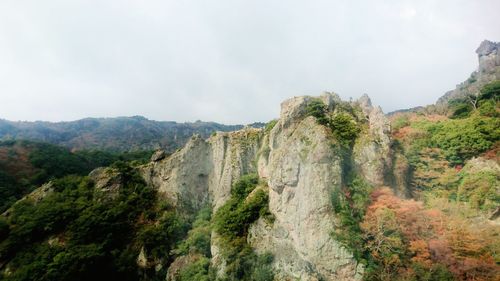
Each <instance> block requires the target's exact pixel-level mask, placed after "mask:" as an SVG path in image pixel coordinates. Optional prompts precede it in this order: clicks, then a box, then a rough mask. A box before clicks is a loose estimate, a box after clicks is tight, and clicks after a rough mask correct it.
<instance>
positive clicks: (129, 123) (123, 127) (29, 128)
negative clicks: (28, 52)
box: [0, 116, 262, 152]
mask: <svg viewBox="0 0 500 281" xmlns="http://www.w3.org/2000/svg"><path fill="white" fill-rule="evenodd" d="M252 126H256V127H259V126H262V124H260V123H255V124H252ZM242 127H243V126H241V125H233V126H229V125H222V124H218V123H213V122H201V121H197V122H194V123H176V122H167V121H153V120H148V119H146V118H144V117H141V116H134V117H118V118H86V119H82V120H77V121H71V122H57V123H51V122H42V121H37V122H13V121H7V120H1V119H0V140H35V141H42V142H48V143H52V144H57V145H61V146H64V147H67V148H69V149H72V150H84V149H87V150H88V149H98V150H110V151H133V150H155V149H160V148H161V149H164V150H166V151H169V152H172V151H174V150H175V149H177V148H179V147H182V146H183V145H184V144H185V143H186V142H187V140H188V139H189V138H190V137H191V136H192V135H193V134H199V135H201V136H202V137H203V138H207V137H208V136H210V134H212V133H213V132H215V131H234V130H238V129H241V128H242Z"/></svg>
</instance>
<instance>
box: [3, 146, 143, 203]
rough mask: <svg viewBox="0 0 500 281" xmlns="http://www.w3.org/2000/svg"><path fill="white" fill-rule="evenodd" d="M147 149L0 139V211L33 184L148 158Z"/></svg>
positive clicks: (30, 189) (26, 191)
mask: <svg viewBox="0 0 500 281" xmlns="http://www.w3.org/2000/svg"><path fill="white" fill-rule="evenodd" d="M151 154H152V152H151V151H133V152H109V151H99V150H81V151H75V152H71V151H70V150H68V149H67V148H64V147H60V146H56V145H52V144H48V143H42V142H34V141H26V140H20V141H1V142H0V212H3V211H4V210H5V209H7V208H8V207H9V206H10V205H11V204H12V203H14V202H15V201H17V200H18V199H20V198H21V197H22V196H24V195H25V194H27V193H29V192H31V191H32V190H33V189H35V188H36V187H38V186H40V185H42V184H43V183H46V182H48V181H49V180H51V179H56V178H62V177H64V176H67V175H79V176H86V175H87V174H88V173H89V172H90V171H92V170H93V169H95V168H97V167H103V166H109V165H111V164H112V163H114V162H116V161H136V162H140V163H143V162H145V161H148V160H149V158H150V156H151Z"/></svg>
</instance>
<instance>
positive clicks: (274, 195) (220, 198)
mask: <svg viewBox="0 0 500 281" xmlns="http://www.w3.org/2000/svg"><path fill="white" fill-rule="evenodd" d="M313 100H316V101H317V100H320V101H322V102H323V104H324V105H325V108H326V111H327V114H330V115H332V116H333V115H335V114H337V113H338V112H339V111H342V110H345V108H348V109H349V110H350V111H351V114H353V116H354V117H355V118H356V120H358V123H359V124H360V126H361V127H362V128H363V129H362V130H361V133H360V135H359V137H358V138H357V140H356V142H355V143H354V144H353V148H352V155H351V157H350V159H349V160H346V158H345V156H343V155H342V153H341V151H340V149H339V142H338V140H337V139H336V138H335V137H334V135H333V134H332V131H331V129H330V128H329V127H328V126H324V125H321V124H319V123H318V121H317V120H316V118H315V117H313V116H310V114H308V105H309V104H310V103H311V102H312V101H313ZM389 130H390V127H389V123H388V121H387V119H386V118H385V116H384V114H383V112H382V111H381V109H380V108H378V107H373V106H372V105H371V102H370V100H369V98H368V96H363V97H362V98H360V99H359V100H358V101H355V102H352V103H347V102H343V101H341V100H340V98H339V97H338V96H337V95H336V94H333V93H324V94H323V95H321V96H320V97H317V98H316V97H310V96H302V97H294V98H291V99H289V100H286V101H285V102H283V103H282V104H281V114H280V118H279V120H278V122H277V123H276V125H275V126H274V127H273V128H272V129H271V130H265V129H255V128H244V129H242V130H240V131H235V132H218V133H216V134H214V135H212V136H211V137H210V138H208V139H206V140H204V139H202V138H201V137H199V136H195V137H193V138H192V139H191V140H190V141H189V142H188V143H187V145H186V146H185V147H184V148H182V149H180V150H178V151H177V152H175V153H173V154H172V155H171V156H169V157H167V158H163V159H162V158H159V159H157V158H155V161H152V162H151V163H149V164H147V165H145V166H143V167H141V173H142V175H143V177H144V179H145V180H146V182H147V183H148V184H150V185H151V186H153V187H155V188H157V189H158V190H159V193H160V194H161V196H164V198H167V199H168V200H169V201H171V202H173V204H174V205H175V206H176V207H177V208H178V209H179V210H182V211H183V212H186V213H191V214H192V213H194V212H196V211H197V210H199V209H200V208H201V207H203V206H205V205H207V204H211V206H212V208H213V210H214V211H215V210H217V209H218V208H219V207H220V206H221V205H222V204H224V202H226V200H228V199H229V197H230V191H231V186H232V185H233V183H234V182H235V181H236V180H238V179H239V178H240V177H241V176H242V175H244V174H248V173H258V175H259V177H260V178H261V179H262V180H264V181H266V182H267V184H268V187H269V211H270V212H271V213H272V215H273V216H274V218H275V219H274V222H273V223H271V224H270V223H269V222H266V221H265V220H263V219H259V220H258V221H257V222H256V223H254V224H253V225H252V226H251V228H250V230H249V235H248V237H247V240H248V243H249V244H250V245H251V246H252V247H253V248H254V249H255V250H256V251H257V252H270V253H272V254H273V255H274V262H273V268H274V270H275V272H276V277H277V278H278V280H293V279H297V278H298V279H300V280H359V279H360V278H361V275H362V272H363V268H362V266H360V265H359V264H358V263H357V262H356V261H355V260H354V259H353V255H352V253H350V251H349V250H348V249H346V248H345V247H343V246H342V245H341V244H340V243H339V242H337V241H335V239H334V238H333V237H332V235H331V233H332V231H333V230H334V229H335V228H336V227H337V225H338V224H337V220H338V218H337V217H336V214H335V212H334V211H333V208H332V203H331V194H332V192H333V191H334V190H335V189H339V188H341V186H342V185H345V184H346V183H345V179H344V177H343V173H344V172H345V171H344V170H345V167H346V166H352V169H354V170H355V171H356V173H358V174H360V175H362V177H363V178H364V179H365V180H366V181H367V182H369V183H371V184H372V185H377V186H378V185H383V184H385V183H386V181H387V180H386V178H385V175H387V172H388V171H389V170H390V169H391V165H392V164H391V160H390V159H391V155H390V142H391V140H390V139H389ZM346 161H350V162H353V163H354V164H353V165H351V164H350V163H346ZM220 246H221V245H220V244H219V241H218V239H217V235H216V233H213V235H212V264H213V266H215V267H216V268H217V269H218V274H219V275H223V274H224V270H225V269H224V264H225V261H224V259H223V257H222V256H221V255H220ZM179 263H180V262H179Z"/></svg>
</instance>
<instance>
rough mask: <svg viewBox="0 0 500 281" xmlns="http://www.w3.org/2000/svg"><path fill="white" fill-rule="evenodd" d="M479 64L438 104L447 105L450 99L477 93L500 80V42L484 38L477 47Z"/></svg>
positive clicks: (440, 99)
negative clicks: (467, 77) (485, 86)
mask: <svg viewBox="0 0 500 281" xmlns="http://www.w3.org/2000/svg"><path fill="white" fill-rule="evenodd" d="M476 54H477V56H478V62H479V66H478V69H477V70H476V71H474V72H473V73H472V74H471V76H470V77H469V79H467V80H466V81H464V82H462V83H460V84H458V85H457V87H456V88H455V89H454V90H451V91H449V92H447V93H446V94H444V96H442V97H441V98H439V100H438V101H437V103H436V104H437V105H438V106H446V105H447V103H448V101H449V100H452V99H456V98H462V97H465V96H466V95H469V94H473V95H475V94H477V93H478V92H479V90H480V89H481V88H482V87H483V86H484V85H486V84H488V83H489V82H492V81H495V80H500V42H491V41H488V40H484V41H483V42H481V44H480V45H479V47H478V48H477V49H476Z"/></svg>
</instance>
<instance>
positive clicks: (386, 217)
mask: <svg viewBox="0 0 500 281" xmlns="http://www.w3.org/2000/svg"><path fill="white" fill-rule="evenodd" d="M371 199H372V203H371V205H370V206H369V207H368V209H367V212H366V215H365V218H364V221H363V222H362V223H361V229H362V231H363V232H364V235H365V238H366V239H367V241H368V242H367V248H368V249H369V250H370V252H371V253H372V256H373V257H374V258H375V259H376V260H378V261H379V262H380V263H381V264H382V265H383V266H384V267H388V266H389V267H390V266H392V267H394V266H399V267H403V268H399V269H397V270H399V272H405V273H406V274H410V273H411V272H412V270H411V265H409V264H407V263H406V262H405V261H404V260H401V259H404V258H405V257H406V256H407V255H408V254H409V256H410V259H409V261H410V263H411V262H413V263H416V264H419V265H420V266H424V267H426V268H428V269H429V270H430V269H431V267H432V266H433V265H435V264H437V263H439V264H443V265H445V266H446V267H447V268H448V270H449V271H450V272H451V273H453V275H454V276H455V277H456V278H457V279H458V280H495V278H496V276H497V274H498V273H499V267H498V266H497V265H496V264H495V261H494V259H493V257H492V256H491V254H490V253H489V252H488V250H487V247H488V243H487V241H485V239H484V238H482V237H481V234H480V233H478V232H474V231H472V230H471V229H470V226H469V224H467V223H466V222H465V221H460V220H458V219H457V218H450V217H449V216H447V215H445V214H444V213H442V212H441V211H439V210H435V209H425V208H424V206H423V204H422V203H421V202H417V201H414V200H404V199H401V198H398V197H396V196H394V195H393V193H392V192H391V190H390V189H389V188H380V189H377V190H375V191H373V192H372V194H371ZM399 234H400V235H399ZM398 235H399V236H398ZM399 240H401V241H399ZM403 242H404V243H403ZM402 252H404V253H406V254H401V253H402ZM398 253H400V254H398ZM405 267H406V268H405ZM393 271H394V269H393Z"/></svg>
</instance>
